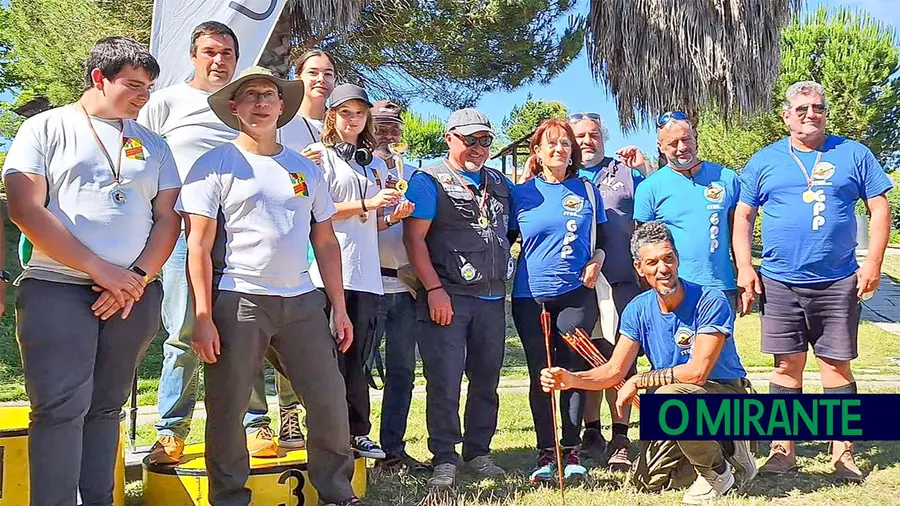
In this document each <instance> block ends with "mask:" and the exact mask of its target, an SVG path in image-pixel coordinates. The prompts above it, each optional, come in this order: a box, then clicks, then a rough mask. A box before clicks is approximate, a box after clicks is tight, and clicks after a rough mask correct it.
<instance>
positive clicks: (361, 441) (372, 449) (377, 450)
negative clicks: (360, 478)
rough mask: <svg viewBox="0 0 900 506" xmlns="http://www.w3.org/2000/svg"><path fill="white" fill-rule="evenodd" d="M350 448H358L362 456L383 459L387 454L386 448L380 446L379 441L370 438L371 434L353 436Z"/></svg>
mask: <svg viewBox="0 0 900 506" xmlns="http://www.w3.org/2000/svg"><path fill="white" fill-rule="evenodd" d="M350 448H352V449H353V450H356V453H358V454H359V456H360V457H366V458H370V459H383V458H385V457H386V456H387V455H385V454H384V450H382V449H381V447H380V446H378V443H376V442H375V441H372V440H371V439H369V436H353V439H352V440H351V442H350Z"/></svg>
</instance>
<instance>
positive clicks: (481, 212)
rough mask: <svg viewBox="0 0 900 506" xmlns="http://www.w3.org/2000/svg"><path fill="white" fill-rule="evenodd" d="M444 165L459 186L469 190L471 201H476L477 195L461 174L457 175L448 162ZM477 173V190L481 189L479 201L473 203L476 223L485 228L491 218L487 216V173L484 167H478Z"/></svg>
mask: <svg viewBox="0 0 900 506" xmlns="http://www.w3.org/2000/svg"><path fill="white" fill-rule="evenodd" d="M445 165H446V166H447V168H448V169H450V173H451V174H453V177H455V178H456V180H457V181H458V182H459V184H460V186H462V187H463V188H465V189H466V191H467V192H469V195H471V196H472V201H473V202H477V201H478V197H477V196H476V195H475V192H474V191H472V189H471V188H469V184H467V183H466V182H465V181H463V178H462V176H460V175H459V172H457V171H456V169H455V168H454V167H453V166H452V165H450V164H449V163H446V162H445ZM478 173H479V174H480V175H481V188H479V190H480V191H481V202H478V203H477V204H476V205H475V210H476V211H477V213H478V221H477V223H478V226H479V227H481V229H482V230H487V228H488V227H489V226H490V225H491V220H490V217H489V216H488V212H487V194H488V192H487V189H488V188H487V174H485V173H484V167H482V168H481V169H479V170H478Z"/></svg>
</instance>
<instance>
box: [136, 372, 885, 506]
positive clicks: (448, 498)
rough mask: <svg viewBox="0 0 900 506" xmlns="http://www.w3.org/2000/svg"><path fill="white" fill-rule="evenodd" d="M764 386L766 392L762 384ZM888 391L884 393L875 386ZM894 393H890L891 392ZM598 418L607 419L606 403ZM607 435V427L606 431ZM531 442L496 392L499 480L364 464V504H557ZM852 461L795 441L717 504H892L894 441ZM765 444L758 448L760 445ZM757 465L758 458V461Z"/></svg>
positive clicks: (422, 445) (620, 476)
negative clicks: (538, 478)
mask: <svg viewBox="0 0 900 506" xmlns="http://www.w3.org/2000/svg"><path fill="white" fill-rule="evenodd" d="M762 390H765V389H764V388H762ZM878 391H879V392H886V391H888V390H878ZM897 391H898V390H893V392H895V393H896V392H897ZM375 404H376V405H374V406H373V413H372V421H373V423H374V424H375V427H374V428H373V431H372V433H373V434H377V433H378V428H377V425H378V419H379V416H378V410H379V406H378V405H377V403H375ZM424 412H425V405H424V400H423V399H422V398H421V397H417V398H415V399H414V400H413V405H412V409H411V413H410V416H411V419H410V423H409V428H408V433H407V450H408V451H409V453H410V454H412V455H413V456H415V457H417V458H420V459H423V460H424V459H427V458H428V456H429V453H428V450H427V446H426V437H427V434H426V431H425V421H424ZM603 419H604V423H605V425H606V426H608V424H609V418H608V414H607V413H606V408H604V417H603ZM201 426H202V421H201V420H195V421H194V423H193V425H192V427H193V430H192V433H191V436H190V440H192V441H199V439H200V438H201V434H200V431H201ZM606 431H607V432H608V429H607V430H606ZM637 431H638V429H637V423H634V422H633V423H632V427H631V430H630V435H631V437H632V439H633V440H636V439H637V437H638V433H637ZM139 436H140V438H141V439H142V442H143V443H147V442H149V441H151V440H152V438H153V431H152V427H151V426H147V427H141V428H140V430H139ZM534 445H535V439H534V430H533V425H532V421H531V413H530V411H529V408H528V399H527V395H526V394H524V393H501V395H500V423H499V427H498V429H497V432H496V435H495V436H494V440H493V445H492V448H493V450H494V456H495V460H496V462H497V464H499V465H500V466H502V467H503V468H505V469H507V471H508V472H509V475H508V476H507V477H506V478H504V479H502V480H497V481H494V480H477V479H474V478H473V477H471V476H469V475H467V474H465V473H463V472H462V471H461V473H460V476H459V478H460V480H459V481H460V482H459V485H458V487H457V488H456V489H455V490H454V491H452V492H445V493H443V494H435V495H432V494H429V493H428V491H427V489H426V486H425V478H424V477H414V476H409V475H381V474H378V473H376V472H375V471H373V470H372V469H370V472H369V475H370V483H369V492H368V495H367V497H366V503H367V504H369V505H372V506H395V505H431V506H451V505H452V506H458V505H472V506H481V505H485V506H486V505H536V506H550V505H558V504H560V500H559V493H558V491H557V490H556V489H555V488H554V487H546V486H544V487H540V486H534V485H532V484H530V483H528V481H527V473H528V472H529V470H530V469H531V466H532V465H533V463H534V459H535V457H536V451H535V450H534ZM857 448H858V456H857V463H858V464H859V465H860V467H861V468H862V469H863V470H864V471H865V472H867V473H869V476H868V479H867V481H866V482H865V483H864V484H863V485H861V486H856V485H834V484H833V483H832V481H831V479H830V478H829V476H828V473H829V469H830V464H829V460H828V456H827V455H826V453H825V452H826V443H824V442H809V443H802V444H801V445H800V446H799V464H800V466H801V469H802V471H803V472H802V473H798V474H792V475H787V476H783V477H777V478H773V477H760V478H758V479H757V480H756V481H755V482H754V483H753V485H752V487H751V488H750V490H749V491H748V493H747V494H745V495H743V496H735V497H729V498H728V499H727V500H726V501H724V502H723V503H720V504H733V505H754V504H787V505H801V504H822V505H825V504H834V505H837V504H852V505H854V506H861V505H889V504H897V497H898V494H900V442H863V443H860V444H858V446H857ZM763 449H764V448H763ZM757 462H758V463H759V464H762V462H763V458H762V457H760V458H758V459H757ZM587 463H588V468H589V475H588V478H587V479H586V480H585V481H584V482H583V483H581V484H578V485H574V484H572V485H569V486H568V487H567V489H566V504H568V505H569V506H589V505H590V506H593V505H597V504H616V505H625V504H627V505H629V506H632V505H676V504H681V494H682V492H681V491H670V492H666V493H663V494H659V495H657V494H639V493H636V492H634V491H633V490H630V489H629V488H628V487H627V486H625V485H624V482H625V478H626V475H625V473H622V472H614V471H610V470H607V469H603V468H600V467H597V466H596V465H595V464H594V463H593V462H592V461H587ZM128 493H129V501H128V505H129V506H141V502H140V493H141V485H140V483H132V484H129V486H128Z"/></svg>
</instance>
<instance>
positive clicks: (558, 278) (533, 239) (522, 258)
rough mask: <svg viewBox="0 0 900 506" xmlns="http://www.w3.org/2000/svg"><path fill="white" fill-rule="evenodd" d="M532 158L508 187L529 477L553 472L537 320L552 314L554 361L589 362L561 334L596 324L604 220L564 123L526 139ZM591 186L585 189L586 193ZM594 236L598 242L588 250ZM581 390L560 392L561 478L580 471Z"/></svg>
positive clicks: (541, 339)
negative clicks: (525, 172) (528, 423)
mask: <svg viewBox="0 0 900 506" xmlns="http://www.w3.org/2000/svg"><path fill="white" fill-rule="evenodd" d="M531 153H532V156H531V158H530V161H529V164H528V166H527V167H526V169H530V171H531V173H532V174H533V175H534V176H535V177H534V178H532V179H530V180H529V181H527V182H525V183H522V184H520V185H517V186H515V187H513V189H512V219H511V220H510V228H511V229H513V230H514V232H513V233H515V231H518V233H519V234H521V237H522V249H521V253H520V254H519V261H518V267H517V269H516V277H515V280H514V281H513V293H512V296H513V299H512V315H513V320H514V321H515V325H516V329H517V330H518V332H519V338H520V339H521V340H522V347H523V348H524V350H525V357H526V360H527V362H528V372H529V376H530V377H531V388H530V392H529V401H530V404H531V414H532V417H533V418H534V428H535V432H536V433H537V444H538V450H539V454H538V460H537V466H536V467H535V469H534V471H533V472H532V473H531V481H533V482H538V481H547V480H552V479H553V477H554V476H555V474H556V461H555V454H554V450H553V449H554V446H555V442H554V441H553V423H554V422H553V413H552V412H551V408H550V399H549V398H548V397H547V395H546V394H545V393H543V392H542V391H541V384H540V374H541V369H542V368H544V367H547V359H546V354H545V350H544V337H543V333H542V330H541V325H540V316H541V309H542V306H545V307H546V308H547V311H548V312H549V313H550V315H551V318H552V321H551V329H552V330H551V331H552V332H553V335H552V336H551V352H552V355H553V361H554V364H553V365H558V366H560V367H566V368H568V367H573V368H575V369H577V370H583V369H586V368H587V367H588V366H587V364H586V363H585V362H584V360H583V359H581V357H579V356H578V355H577V354H576V353H575V352H574V351H572V350H571V349H570V348H569V347H568V345H566V343H565V342H564V341H563V340H562V337H561V336H560V334H561V333H562V332H569V331H572V330H574V329H575V328H576V327H580V328H582V329H585V330H587V331H588V332H590V330H591V329H593V328H594V324H595V323H596V322H597V316H598V309H597V298H596V295H595V293H594V286H595V284H596V283H597V278H598V276H599V274H600V267H601V265H602V260H601V258H602V252H600V253H599V255H597V254H596V251H595V248H596V249H599V248H600V245H601V241H596V240H595V237H600V236H602V234H601V233H599V232H598V231H599V230H600V228H601V227H600V224H602V223H605V222H606V213H605V212H604V208H603V201H602V197H601V196H600V193H599V191H597V189H596V188H595V187H594V185H592V184H590V183H587V184H585V181H583V180H582V179H581V178H579V177H578V176H577V174H578V169H579V168H580V167H581V153H580V152H579V150H578V147H577V144H576V140H575V134H574V133H573V132H572V127H570V126H569V124H568V122H566V121H560V120H548V121H545V122H544V123H542V124H541V126H540V127H539V128H538V129H537V130H536V131H535V133H534V136H533V137H532V139H531ZM588 192H590V193H588ZM592 242H596V243H597V245H596V247H595V248H592V247H591V246H592ZM583 396H584V393H583V392H581V391H577V390H576V391H565V392H562V393H561V394H560V412H561V415H562V441H561V444H562V447H563V460H564V465H565V469H564V471H565V475H566V477H567V478H568V477H573V476H582V475H584V474H585V472H586V470H585V468H584V466H582V465H581V459H580V457H579V455H578V445H579V444H580V443H581V437H580V433H581V418H582V414H583V411H584V405H583V400H584V399H583Z"/></svg>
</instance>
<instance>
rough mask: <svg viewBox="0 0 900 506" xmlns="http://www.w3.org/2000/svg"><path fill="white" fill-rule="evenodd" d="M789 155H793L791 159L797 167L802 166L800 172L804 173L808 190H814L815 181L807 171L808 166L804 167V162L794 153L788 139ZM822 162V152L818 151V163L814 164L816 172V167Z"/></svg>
mask: <svg viewBox="0 0 900 506" xmlns="http://www.w3.org/2000/svg"><path fill="white" fill-rule="evenodd" d="M788 153H790V154H791V158H793V159H794V161H795V162H797V165H799V166H800V170H802V171H803V177H804V178H806V187H807V188H808V189H812V185H813V179H812V177H810V175H809V171H807V170H806V166H805V165H803V161H802V160H800V157H799V156H797V153H794V146H792V145H791V140H790V139H788ZM821 160H822V152H821V151H818V150H816V161H815V162H813V170H816V165H819V162H820V161H821Z"/></svg>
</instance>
